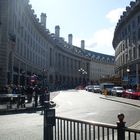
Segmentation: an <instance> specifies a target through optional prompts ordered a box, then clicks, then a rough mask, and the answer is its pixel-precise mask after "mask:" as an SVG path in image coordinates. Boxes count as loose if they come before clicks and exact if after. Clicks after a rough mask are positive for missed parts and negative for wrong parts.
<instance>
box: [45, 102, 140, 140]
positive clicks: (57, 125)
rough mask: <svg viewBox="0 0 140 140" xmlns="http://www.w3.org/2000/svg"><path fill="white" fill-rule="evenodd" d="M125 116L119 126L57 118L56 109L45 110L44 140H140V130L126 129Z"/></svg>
mask: <svg viewBox="0 0 140 140" xmlns="http://www.w3.org/2000/svg"><path fill="white" fill-rule="evenodd" d="M124 117H125V116H124V114H118V121H117V122H116V124H117V125H112V124H105V123H95V122H91V121H82V120H76V119H70V118H64V117H58V116H55V109H50V108H49V102H47V103H46V105H45V108H44V140H140V130H136V129H131V128H127V127H125V122H124V121H123V120H124Z"/></svg>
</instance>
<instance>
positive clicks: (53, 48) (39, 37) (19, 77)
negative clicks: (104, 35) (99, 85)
mask: <svg viewBox="0 0 140 140" xmlns="http://www.w3.org/2000/svg"><path fill="white" fill-rule="evenodd" d="M40 19H41V21H39V19H38V18H37V16H36V15H35V14H34V10H33V9H32V6H31V5H30V4H29V0H12V1H11V0H0V85H1V86H3V85H6V84H11V83H12V84H20V85H24V86H26V85H28V84H36V83H38V84H41V85H48V86H49V87H50V88H54V87H55V88H56V87H59V86H60V85H61V86H63V87H67V88H68V87H69V88H70V87H74V86H76V85H78V84H80V83H81V82H84V83H87V81H89V80H91V79H92V78H91V77H90V71H91V56H89V55H87V54H88V53H89V51H88V50H85V42H84V41H83V40H82V41H81V47H82V48H79V47H76V46H74V45H72V38H73V36H72V34H69V35H68V42H66V41H65V40H64V39H63V38H62V37H60V27H59V25H57V26H55V33H50V32H49V30H48V29H47V26H46V24H47V16H46V14H44V13H42V14H41V17H40ZM108 57H112V56H108ZM81 69H82V71H81Z"/></svg>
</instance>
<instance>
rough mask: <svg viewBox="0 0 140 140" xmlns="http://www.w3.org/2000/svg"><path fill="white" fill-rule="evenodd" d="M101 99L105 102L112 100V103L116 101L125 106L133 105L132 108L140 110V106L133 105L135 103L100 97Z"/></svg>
mask: <svg viewBox="0 0 140 140" xmlns="http://www.w3.org/2000/svg"><path fill="white" fill-rule="evenodd" d="M100 98H101V99H105V100H110V101H115V102H119V103H123V104H127V105H131V106H134V107H139V108H140V105H136V104H133V103H128V102H124V101H120V100H115V99H110V98H107V97H106V98H104V97H100Z"/></svg>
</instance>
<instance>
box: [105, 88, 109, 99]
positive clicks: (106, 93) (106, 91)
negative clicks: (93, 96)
mask: <svg viewBox="0 0 140 140" xmlns="http://www.w3.org/2000/svg"><path fill="white" fill-rule="evenodd" d="M104 95H105V97H107V95H108V90H107V89H106V88H105V89H104Z"/></svg>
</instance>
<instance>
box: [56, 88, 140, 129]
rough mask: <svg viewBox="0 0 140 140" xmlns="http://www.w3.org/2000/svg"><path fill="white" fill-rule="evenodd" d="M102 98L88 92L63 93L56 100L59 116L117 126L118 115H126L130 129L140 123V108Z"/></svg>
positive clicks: (99, 95) (71, 91) (72, 91)
mask: <svg viewBox="0 0 140 140" xmlns="http://www.w3.org/2000/svg"><path fill="white" fill-rule="evenodd" d="M102 96H103V95H101V94H95V93H91V92H87V91H80V92H77V91H76V90H75V91H74V90H70V91H67V92H65V91H62V92H60V94H59V96H56V97H55V98H54V102H56V104H57V107H56V112H57V115H59V116H64V117H69V118H75V119H83V120H91V121H97V122H103V123H109V124H116V121H118V119H117V115H118V114H119V113H124V114H125V121H126V125H127V126H128V127H129V126H131V125H134V124H135V123H136V122H138V121H140V117H139V116H140V108H136V107H133V106H130V105H127V104H123V103H119V102H112V101H109V100H105V99H102V98H100V97H102Z"/></svg>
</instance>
